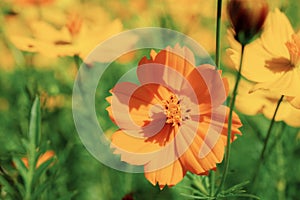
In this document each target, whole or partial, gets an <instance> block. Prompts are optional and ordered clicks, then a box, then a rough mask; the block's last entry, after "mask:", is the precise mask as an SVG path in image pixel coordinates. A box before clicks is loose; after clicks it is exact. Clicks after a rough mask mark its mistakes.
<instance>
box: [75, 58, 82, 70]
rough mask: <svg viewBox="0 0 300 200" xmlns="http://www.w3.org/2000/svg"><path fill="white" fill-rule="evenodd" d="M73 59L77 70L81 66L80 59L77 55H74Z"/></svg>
mask: <svg viewBox="0 0 300 200" xmlns="http://www.w3.org/2000/svg"><path fill="white" fill-rule="evenodd" d="M73 58H74V62H75V65H76V67H77V69H79V68H80V66H81V64H82V60H81V58H80V57H79V56H78V55H74V56H73Z"/></svg>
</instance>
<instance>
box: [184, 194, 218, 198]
mask: <svg viewBox="0 0 300 200" xmlns="http://www.w3.org/2000/svg"><path fill="white" fill-rule="evenodd" d="M180 195H182V196H185V197H190V198H193V199H215V197H208V196H205V197H200V196H195V195H191V194H184V193H180Z"/></svg>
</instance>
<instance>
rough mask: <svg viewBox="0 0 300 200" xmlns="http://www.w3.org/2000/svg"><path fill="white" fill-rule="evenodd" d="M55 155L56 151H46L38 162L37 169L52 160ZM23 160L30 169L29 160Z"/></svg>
mask: <svg viewBox="0 0 300 200" xmlns="http://www.w3.org/2000/svg"><path fill="white" fill-rule="evenodd" d="M54 155H55V153H54V151H46V153H44V154H42V155H41V156H40V157H39V159H38V160H37V163H36V168H38V167H39V166H40V165H41V164H43V163H44V162H46V161H47V160H49V159H50V158H52V157H53V156H54ZM21 160H22V162H23V163H24V165H25V166H26V167H27V168H28V167H29V164H28V158H26V157H24V158H22V159H21Z"/></svg>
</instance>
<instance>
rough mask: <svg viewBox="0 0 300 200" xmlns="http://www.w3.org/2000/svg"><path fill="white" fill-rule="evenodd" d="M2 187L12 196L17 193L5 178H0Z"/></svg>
mask: <svg viewBox="0 0 300 200" xmlns="http://www.w3.org/2000/svg"><path fill="white" fill-rule="evenodd" d="M0 185H2V186H4V189H5V191H6V192H7V193H10V194H12V195H13V194H14V193H16V191H15V190H14V188H13V187H12V186H11V184H10V183H9V182H8V181H7V180H6V179H5V178H4V177H3V176H0Z"/></svg>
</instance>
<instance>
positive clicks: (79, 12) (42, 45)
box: [9, 4, 123, 58]
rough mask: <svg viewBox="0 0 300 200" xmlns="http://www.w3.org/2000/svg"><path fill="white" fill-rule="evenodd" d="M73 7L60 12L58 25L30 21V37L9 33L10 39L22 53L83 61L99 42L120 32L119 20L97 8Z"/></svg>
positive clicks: (41, 21)
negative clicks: (75, 58)
mask: <svg viewBox="0 0 300 200" xmlns="http://www.w3.org/2000/svg"><path fill="white" fill-rule="evenodd" d="M73 7H74V6H73ZM73 7H72V8H68V9H67V10H62V11H61V12H62V13H63V15H62V16H63V18H62V19H61V22H60V23H58V24H56V25H55V24H53V23H49V22H48V21H46V20H45V21H44V20H43V19H35V20H31V21H30V22H28V23H29V24H28V26H29V29H30V34H29V35H23V34H22V32H19V31H18V32H10V33H9V38H10V40H11V41H12V43H13V44H14V45H15V46H16V47H17V48H19V49H21V50H24V51H29V52H38V53H41V54H43V55H45V56H49V57H56V56H74V55H78V56H80V57H81V58H85V57H86V56H87V55H88V54H89V52H90V51H91V50H93V49H94V48H95V47H96V46H97V45H98V44H99V43H100V42H102V41H103V40H105V39H107V38H108V37H110V36H112V35H114V34H117V33H119V32H121V31H122V29H123V27H122V23H121V21H120V20H118V19H114V20H111V19H110V17H109V15H108V13H107V12H106V11H104V10H103V9H102V8H101V7H99V6H95V5H92V4H82V5H77V7H75V8H73ZM56 21H57V20H56ZM61 24H62V25H61Z"/></svg>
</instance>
